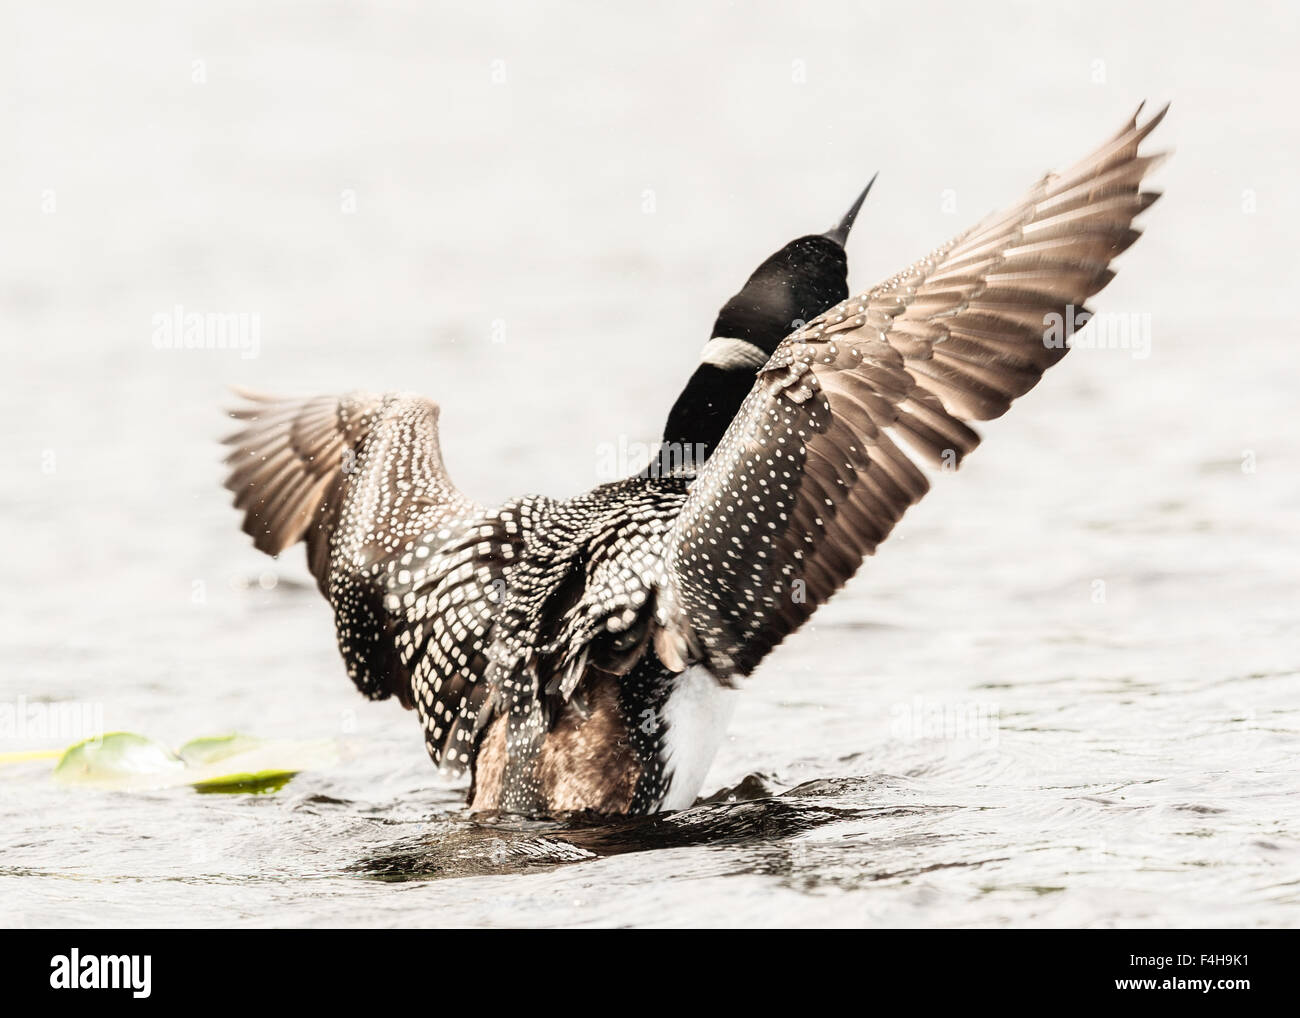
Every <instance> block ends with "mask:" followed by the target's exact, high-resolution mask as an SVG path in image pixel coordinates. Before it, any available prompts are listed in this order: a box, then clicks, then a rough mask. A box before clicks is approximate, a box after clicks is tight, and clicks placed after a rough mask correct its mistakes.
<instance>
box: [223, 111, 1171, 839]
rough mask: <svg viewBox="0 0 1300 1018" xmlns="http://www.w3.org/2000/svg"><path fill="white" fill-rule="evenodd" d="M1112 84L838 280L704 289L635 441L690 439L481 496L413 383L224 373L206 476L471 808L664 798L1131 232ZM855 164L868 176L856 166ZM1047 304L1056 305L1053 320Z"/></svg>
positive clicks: (1014, 384)
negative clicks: (934, 217)
mask: <svg viewBox="0 0 1300 1018" xmlns="http://www.w3.org/2000/svg"><path fill="white" fill-rule="evenodd" d="M1167 109H1168V107H1165V109H1164V110H1161V111H1160V112H1159V113H1157V114H1156V115H1155V116H1154V117H1152V118H1151V119H1149V120H1147V121H1146V122H1145V123H1144V124H1141V125H1139V123H1138V116H1139V114H1140V113H1141V107H1139V109H1138V112H1137V113H1135V114H1134V115H1133V117H1132V119H1131V120H1130V121H1129V122H1128V123H1127V124H1126V125H1125V127H1124V128H1123V129H1122V130H1121V131H1120V132H1119V133H1118V134H1117V135H1115V136H1114V137H1112V138H1111V139H1110V140H1108V141H1107V142H1106V143H1105V144H1103V145H1102V146H1101V147H1100V148H1098V149H1097V150H1096V151H1094V152H1093V153H1092V154H1091V155H1089V156H1087V157H1086V158H1085V159H1083V160H1082V161H1081V162H1079V163H1077V164H1076V165H1075V166H1073V167H1072V168H1070V169H1069V170H1066V171H1065V172H1063V173H1061V174H1059V175H1052V174H1049V175H1047V176H1045V177H1044V178H1042V179H1041V180H1039V181H1038V183H1036V184H1035V185H1034V186H1033V187H1032V188H1030V190H1029V191H1028V193H1027V194H1026V195H1025V196H1024V197H1023V198H1022V199H1021V200H1020V201H1019V202H1018V203H1016V204H1015V205H1013V206H1012V207H1011V208H1009V209H1008V210H1006V211H1004V212H1002V213H1000V214H997V215H994V216H992V217H990V218H988V219H985V220H984V221H983V222H981V223H979V224H978V225H976V226H975V227H973V228H971V229H969V230H967V231H965V232H964V233H962V234H960V235H959V236H957V237H956V238H954V239H953V240H951V241H950V242H948V243H946V244H944V245H943V246H941V247H939V248H938V249H937V250H935V251H934V252H933V253H931V254H929V255H928V256H926V257H924V258H922V259H921V260H920V261H917V262H915V263H914V264H912V265H911V266H910V267H908V268H906V269H904V270H903V271H902V272H900V273H898V274H897V275H895V276H893V277H892V278H890V279H888V280H886V281H885V282H884V283H881V284H880V285H879V286H876V287H874V288H872V289H870V290H868V291H866V292H865V293H862V294H861V295H859V296H856V297H849V291H848V287H847V282H846V280H847V261H846V258H845V254H844V247H843V243H844V240H845V237H846V236H847V233H848V229H849V227H851V226H852V223H853V217H854V216H855V215H856V213H857V210H858V208H859V206H860V205H861V202H862V198H864V197H865V196H866V192H865V191H864V192H863V195H862V197H860V198H859V199H858V202H857V203H855V205H854V207H853V208H852V209H851V210H850V213H849V215H848V216H846V217H845V220H844V221H843V222H841V224H840V225H839V226H838V227H836V228H835V229H833V230H831V231H830V232H828V233H827V234H823V235H812V236H809V237H803V238H799V239H798V240H796V241H793V242H792V243H791V244H788V245H786V247H785V248H782V249H781V251H779V252H777V254H775V255H773V256H772V257H771V258H769V259H768V260H767V261H765V262H764V263H763V264H762V265H761V266H760V267H759V269H758V270H757V271H756V272H755V273H754V274H753V275H752V276H751V277H750V278H749V280H748V281H747V282H746V284H745V286H744V287H743V288H742V289H741V291H740V292H739V293H738V294H737V295H736V296H735V297H733V298H732V299H731V300H730V301H728V302H727V304H726V305H725V306H724V307H723V309H722V312H721V313H720V314H719V316H718V319H717V322H716V324H715V326H714V329H713V333H712V338H711V339H710V340H709V342H708V343H707V344H706V345H705V349H704V353H703V356H702V361H701V364H700V366H699V367H698V368H697V370H696V372H695V374H694V375H693V376H692V378H691V380H690V382H689V383H688V385H687V387H686V389H685V390H684V391H683V393H682V395H681V397H680V398H679V399H678V401H677V402H676V404H675V405H674V406H673V408H672V412H671V413H670V415H669V418H668V421H667V424H666V426H665V431H664V440H665V446H675V445H684V444H685V445H690V446H692V447H695V448H699V449H702V450H703V455H702V456H700V457H699V460H700V461H699V462H687V463H677V464H673V465H672V466H671V467H670V468H669V469H661V467H662V461H659V462H656V463H653V464H652V467H651V468H648V469H646V470H645V471H643V472H642V473H640V474H638V475H636V476H632V477H628V478H626V479H624V480H621V481H617V482H614V483H610V484H603V485H601V486H599V487H597V488H595V489H593V490H592V491H590V492H588V493H587V494H584V495H580V496H578V497H576V498H571V499H551V498H545V497H541V496H524V497H520V498H514V499H511V500H509V501H507V502H505V503H504V504H502V505H499V506H496V507H493V508H488V507H485V506H482V505H479V504H478V503H476V502H474V501H472V500H471V499H470V498H468V497H467V496H465V495H463V494H462V493H461V492H460V491H458V490H457V489H456V487H455V486H454V485H453V484H452V482H451V481H450V479H449V478H448V477H447V473H446V471H445V470H444V467H443V461H442V456H441V453H440V450H439V444H438V412H439V411H438V407H437V405H436V404H434V403H433V402H431V401H429V400H427V399H425V398H423V397H420V396H416V395H409V394H392V393H390V394H387V395H371V394H367V393H355V392H354V393H350V394H347V395H344V396H338V397H336V396H321V397H315V398H309V399H277V398H271V397H266V396H259V395H253V394H251V393H243V394H242V395H243V396H244V398H245V399H246V402H245V403H244V404H243V405H242V406H241V408H240V409H238V410H235V411H233V416H235V417H236V418H240V419H242V420H243V421H244V422H245V424H244V426H243V430H241V431H239V432H238V433H237V434H235V435H232V436H231V437H230V438H228V439H227V440H226V441H227V442H228V443H229V444H232V445H233V446H234V450H233V452H232V453H231V454H230V456H229V457H228V460H227V462H228V463H229V464H231V466H232V468H233V469H232V471H231V473H230V476H229V479H228V481H227V487H228V488H230V489H231V490H232V491H234V492H235V505H236V507H238V508H239V509H241V510H242V511H243V512H244V514H245V515H244V529H245V530H246V531H247V532H248V533H249V534H251V535H252V537H253V539H254V543H255V544H256V546H257V547H258V548H259V549H261V550H262V551H264V552H267V553H269V554H272V555H276V554H279V553H280V552H282V551H284V550H285V549H286V548H289V547H290V546H292V545H294V544H295V543H297V542H298V541H304V542H305V543H306V546H307V561H308V565H309V567H310V569H311V572H312V573H313V574H314V575H315V577H316V580H317V583H318V585H319V587H320V590H321V592H322V593H323V594H324V595H325V597H326V598H327V599H328V601H329V603H330V605H331V606H332V607H333V610H334V617H335V624H336V630H337V636H338V645H339V650H340V651H341V653H342V656H343V659H344V662H345V663H346V666H347V671H348V674H349V676H350V677H351V678H352V680H353V682H354V683H355V684H356V685H357V687H358V688H359V689H360V690H361V692H363V693H364V694H365V695H366V696H368V697H370V698H372V699H377V700H382V699H387V698H389V697H396V698H397V699H398V700H399V701H400V702H401V704H402V705H403V706H404V707H407V708H413V709H414V710H415V711H416V713H417V715H418V717H419V719H420V723H421V725H422V726H423V728H424V737H425V742H426V745H427V747H428V751H429V754H430V756H431V757H432V758H433V760H434V762H435V763H437V764H439V765H440V766H443V767H446V768H449V769H451V770H453V771H463V770H465V769H466V768H468V769H470V771H471V773H472V782H471V786H470V790H469V796H468V804H469V806H470V808H471V809H472V810H474V811H501V812H510V813H521V814H530V815H539V814H554V813H559V812H568V811H578V810H590V811H595V812H599V813H626V814H644V813H651V812H655V811H658V810H672V809H682V808H685V807H687V806H689V805H691V804H692V802H693V801H694V800H695V797H696V795H697V794H698V792H699V791H700V788H701V786H702V784H703V781H704V777H705V774H706V772H707V770H708V767H709V765H710V763H711V761H712V758H713V756H714V754H715V753H716V750H717V748H718V746H719V744H720V741H721V739H722V737H723V733H724V731H725V726H726V723H727V718H728V714H729V712H730V709H731V707H732V705H733V703H732V701H733V700H734V697H735V695H736V694H735V692H734V687H735V686H736V684H737V682H738V679H739V678H740V677H742V676H747V675H749V674H750V673H751V672H752V671H753V670H754V669H755V667H756V666H757V665H758V663H759V662H760V661H762V660H763V658H764V657H765V656H766V655H767V653H768V652H769V651H770V650H771V649H772V648H773V647H775V646H776V645H777V644H779V643H780V642H781V641H782V640H784V639H785V638H786V637H787V636H788V635H790V634H791V633H793V632H794V631H795V630H796V629H798V628H799V627H800V626H801V625H802V624H803V623H804V622H805V621H806V620H807V619H808V617H809V616H810V615H812V613H813V612H814V611H815V610H816V609H817V607H818V606H820V605H821V604H823V603H824V602H825V601H826V600H827V599H828V598H829V597H830V596H831V595H832V594H833V593H834V592H835V591H836V590H838V589H839V588H840V587H841V586H842V585H843V584H844V583H845V581H846V580H848V579H849V577H851V576H852V575H853V574H854V573H855V572H856V571H857V569H858V567H859V565H860V564H861V562H862V560H863V558H864V557H865V556H867V555H870V554H872V553H873V552H874V550H875V548H876V546H877V545H878V544H879V543H880V542H881V541H883V540H884V539H885V537H886V536H887V535H888V534H889V532H890V531H891V530H892V528H893V527H894V524H895V523H897V522H898V520H899V519H900V517H901V516H902V515H903V513H904V512H905V511H906V509H907V508H908V506H910V505H912V504H913V503H914V502H916V501H917V500H918V499H919V498H921V496H922V495H924V494H925V492H926V491H927V490H928V488H929V483H928V481H927V479H926V476H925V475H924V474H923V473H922V472H921V471H920V470H919V469H918V467H917V466H916V465H915V464H914V463H913V461H912V459H911V458H910V457H909V455H908V454H907V453H906V452H904V450H903V447H901V446H900V445H899V444H898V440H900V439H901V440H903V441H904V442H906V444H907V446H909V447H910V448H911V450H912V451H913V452H914V453H916V454H918V455H919V456H920V457H922V458H923V459H925V460H927V461H929V462H930V463H931V464H934V465H938V466H940V467H955V466H957V465H958V464H959V463H960V462H961V460H962V458H963V457H964V456H965V455H966V454H968V453H969V452H970V451H971V450H972V449H974V448H975V447H976V445H977V444H978V443H979V435H978V434H977V433H976V432H975V431H973V430H972V429H971V428H970V426H969V425H968V423H967V422H969V421H975V420H989V419H992V418H996V417H1000V416H1001V415H1002V414H1003V413H1005V412H1006V410H1007V409H1008V408H1009V407H1010V405H1011V402H1012V400H1014V399H1015V398H1016V397H1018V396H1020V395H1022V394H1024V393H1025V392H1027V391H1028V390H1029V389H1031V388H1033V386H1034V385H1035V384H1037V382H1038V380H1039V378H1040V377H1041V376H1042V374H1043V372H1044V370H1046V369H1047V368H1048V367H1049V366H1051V365H1053V364H1055V363H1056V362H1057V361H1058V360H1060V359H1061V358H1062V357H1063V356H1064V355H1065V354H1066V352H1067V349H1068V348H1067V347H1066V346H1065V345H1064V343H1063V342H1060V341H1059V340H1060V339H1061V338H1063V337H1061V336H1060V335H1059V334H1058V335H1057V336H1056V341H1053V340H1052V339H1051V338H1049V336H1048V333H1049V332H1050V331H1051V329H1050V328H1049V326H1048V323H1050V322H1061V323H1063V328H1064V330H1065V333H1066V335H1068V334H1069V333H1071V332H1072V331H1073V329H1074V328H1075V326H1076V325H1081V324H1082V323H1083V322H1084V321H1086V313H1085V311H1084V308H1083V303H1084V301H1085V300H1086V299H1087V298H1089V297H1091V296H1092V295H1093V294H1095V293H1097V291H1099V290H1100V289H1101V288H1102V287H1103V286H1105V285H1106V284H1107V283H1108V282H1109V281H1110V279H1111V278H1112V276H1113V272H1112V270H1111V268H1110V263H1111V261H1112V259H1114V258H1115V256H1116V255H1118V254H1120V253H1121V252H1122V251H1124V250H1125V249H1126V248H1128V247H1129V246H1130V245H1131V244H1132V243H1133V242H1134V240H1136V239H1137V237H1138V236H1139V231H1138V230H1136V229H1134V227H1133V220H1134V218H1135V217H1136V216H1137V215H1138V214H1139V213H1141V212H1142V211H1143V210H1145V209H1146V208H1147V207H1149V206H1150V205H1151V204H1152V202H1153V201H1154V200H1155V199H1156V197H1158V192H1151V191H1143V190H1142V188H1141V184H1142V180H1143V178H1144V177H1145V176H1146V174H1147V173H1148V171H1150V169H1151V168H1152V167H1153V166H1154V165H1155V164H1156V163H1157V162H1158V161H1159V160H1160V159H1161V158H1162V155H1163V154H1161V155H1152V156H1143V155H1140V154H1139V151H1138V149H1139V144H1140V143H1141V142H1142V140H1143V139H1144V138H1145V137H1146V136H1147V135H1148V134H1149V133H1150V132H1151V131H1152V130H1153V129H1154V128H1155V126H1156V125H1157V124H1158V123H1159V122H1160V121H1161V119H1162V118H1163V117H1164V114H1165V112H1166V110H1167ZM869 187H870V185H868V188H869ZM1057 331H1058V333H1059V329H1058V330H1057Z"/></svg>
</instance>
